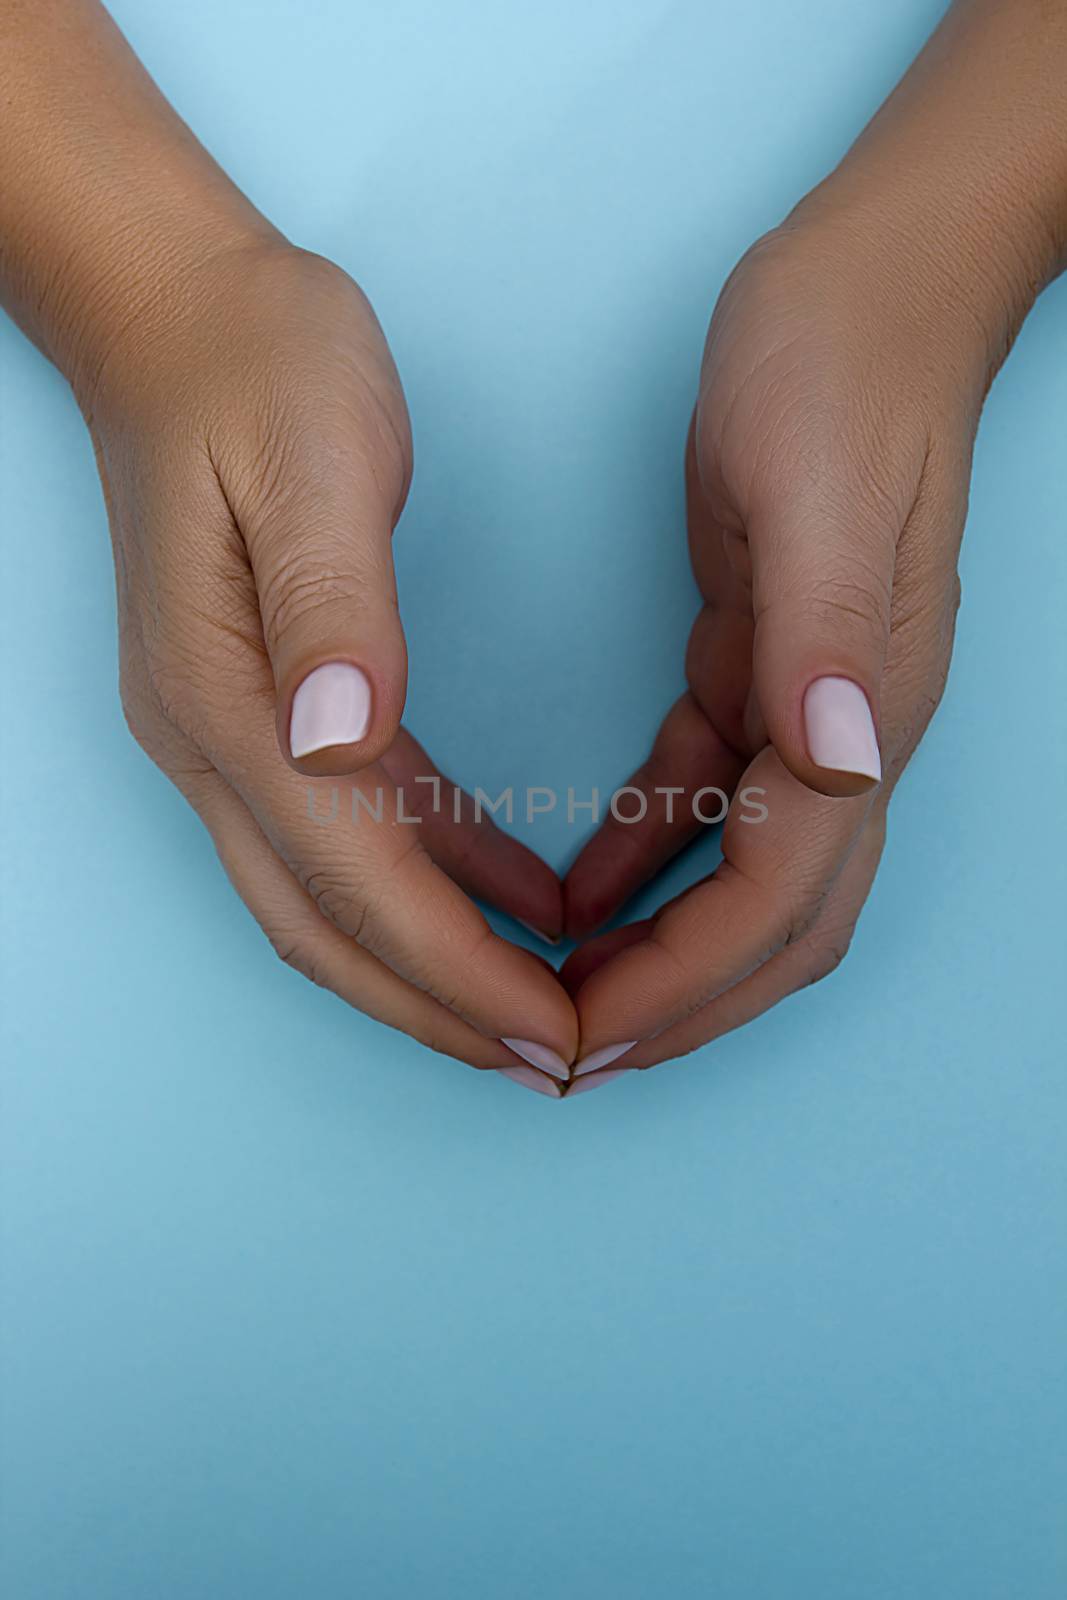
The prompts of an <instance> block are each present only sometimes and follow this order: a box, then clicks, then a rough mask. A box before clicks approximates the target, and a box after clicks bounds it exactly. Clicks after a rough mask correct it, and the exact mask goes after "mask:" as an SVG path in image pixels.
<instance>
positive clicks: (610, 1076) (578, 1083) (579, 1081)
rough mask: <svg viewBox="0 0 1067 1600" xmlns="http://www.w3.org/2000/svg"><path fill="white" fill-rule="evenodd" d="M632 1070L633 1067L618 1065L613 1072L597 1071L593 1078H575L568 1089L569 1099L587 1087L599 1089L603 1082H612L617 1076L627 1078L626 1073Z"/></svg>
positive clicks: (583, 1091)
mask: <svg viewBox="0 0 1067 1600" xmlns="http://www.w3.org/2000/svg"><path fill="white" fill-rule="evenodd" d="M632 1071H633V1068H632V1067H616V1068H615V1069H614V1071H613V1072H597V1073H595V1074H594V1076H593V1077H591V1078H575V1080H574V1082H573V1083H572V1084H571V1086H570V1088H569V1089H568V1090H567V1099H568V1100H569V1099H570V1097H571V1095H572V1094H584V1093H585V1091H586V1090H587V1089H599V1088H600V1085H601V1084H602V1083H612V1082H614V1080H615V1079H616V1078H625V1076H626V1074H627V1073H628V1072H632Z"/></svg>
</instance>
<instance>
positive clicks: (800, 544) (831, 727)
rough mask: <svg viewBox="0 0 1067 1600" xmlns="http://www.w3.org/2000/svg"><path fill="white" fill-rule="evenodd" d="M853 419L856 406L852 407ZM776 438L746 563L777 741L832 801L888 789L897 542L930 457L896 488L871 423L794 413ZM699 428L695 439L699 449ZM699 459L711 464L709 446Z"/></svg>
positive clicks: (757, 665) (738, 550)
mask: <svg viewBox="0 0 1067 1600" xmlns="http://www.w3.org/2000/svg"><path fill="white" fill-rule="evenodd" d="M856 412H857V415H858V414H859V413H860V408H859V407H858V406H857V407H856ZM791 415H792V416H795V418H796V419H797V420H795V421H793V423H792V424H791V427H790V429H789V431H788V432H786V431H785V430H784V429H783V430H782V431H781V436H780V438H779V439H777V440H775V439H774V437H773V430H770V431H771V434H772V437H771V438H770V439H769V441H768V443H767V445H766V446H765V451H764V458H765V459H764V463H763V465H762V466H761V468H760V470H758V471H756V472H753V473H751V474H750V477H749V481H748V482H747V483H746V484H745V486H744V491H743V493H742V494H741V495H740V496H739V497H738V498H739V500H740V502H741V503H740V507H739V511H740V517H741V525H740V527H739V528H738V529H736V530H734V531H735V535H740V534H743V535H744V538H743V540H742V539H740V538H739V537H738V538H735V543H734V554H735V560H737V561H738V562H740V561H743V560H747V562H748V563H750V575H751V584H752V610H753V617H754V620H755V636H754V641H753V680H754V688H755V694H756V698H757V701H758V709H759V712H760V714H761V716H762V719H763V722H764V723H765V725H766V729H767V732H768V735H769V737H770V739H771V741H772V742H773V744H774V746H775V748H776V749H777V751H778V753H779V755H780V756H781V758H782V761H783V762H784V764H785V765H786V766H787V767H788V768H789V770H790V771H791V772H792V773H793V774H794V775H795V776H796V777H797V778H799V779H800V781H801V782H802V783H804V784H806V785H807V786H808V787H809V788H812V789H814V790H816V791H817V792H819V793H822V794H830V795H853V794H860V793H863V792H864V791H865V790H867V789H869V788H871V787H872V786H873V785H874V784H876V783H878V782H879V780H880V778H881V773H882V763H881V752H880V748H879V717H880V710H881V691H882V673H883V669H884V665H885V658H886V651H887V647H888V640H889V627H890V618H891V596H892V585H893V568H894V561H895V554H896V547H897V541H898V538H899V536H900V533H901V530H902V529H903V527H904V524H905V521H906V519H907V516H908V514H909V512H910V510H911V507H912V505H913V503H914V500H915V496H916V494H917V491H918V488H919V481H920V478H921V470H922V462H923V459H924V457H923V453H922V450H921V449H919V450H918V451H917V452H913V451H911V450H910V449H907V450H901V451H899V452H898V454H899V455H901V456H902V458H903V459H906V460H910V459H912V458H913V456H914V457H915V458H916V459H917V465H916V468H915V471H914V473H913V474H912V473H909V472H908V471H904V472H902V473H901V474H900V481H897V480H896V479H894V478H893V477H892V476H891V475H890V474H889V473H888V472H885V473H882V474H879V472H878V471H877V469H876V468H874V467H872V465H871V460H872V455H873V454H874V451H873V450H872V448H871V447H870V445H869V444H868V443H867V442H866V441H865V440H864V439H863V438H862V437H858V438H857V437H856V431H857V429H858V428H860V427H861V426H863V425H865V424H864V423H863V421H862V418H861V419H860V420H858V421H857V420H854V419H853V417H852V414H851V413H850V414H849V415H848V416H847V417H846V418H845V419H844V420H842V419H841V418H840V417H837V416H835V415H834V414H833V413H832V412H830V411H829V410H828V409H827V408H820V407H818V406H813V405H808V406H802V405H797V406H796V407H795V408H794V411H793V412H792V413H791ZM700 440H701V430H700V429H699V428H698V442H699V441H700ZM700 454H701V460H702V462H703V461H704V460H709V461H712V460H714V454H713V450H712V447H711V441H710V440H707V441H706V442H704V443H702V444H700Z"/></svg>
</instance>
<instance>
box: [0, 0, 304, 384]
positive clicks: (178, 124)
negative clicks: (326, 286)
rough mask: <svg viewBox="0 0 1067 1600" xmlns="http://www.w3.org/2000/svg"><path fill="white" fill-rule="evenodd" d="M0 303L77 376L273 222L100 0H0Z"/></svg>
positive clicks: (87, 373) (82, 377)
mask: <svg viewBox="0 0 1067 1600" xmlns="http://www.w3.org/2000/svg"><path fill="white" fill-rule="evenodd" d="M0 104H2V111H0V301H2V303H3V304H4V306H5V307H6V308H7V309H8V310H9V311H10V312H11V314H12V316H13V317H14V318H15V320H16V321H17V322H18V323H19V324H20V326H21V327H22V328H23V329H24V330H25V332H26V333H27V334H28V335H29V337H30V338H31V339H33V340H34V342H35V343H36V344H37V345H38V346H39V347H40V348H41V349H42V350H43V351H44V352H45V354H46V355H48V356H49V357H50V358H51V359H52V360H53V361H54V362H55V363H56V364H57V366H59V367H60V369H61V370H62V371H63V372H65V373H66V374H67V376H68V377H69V378H70V379H71V381H72V382H73V383H74V385H75V388H76V389H82V388H85V387H87V386H91V384H92V381H93V375H94V373H95V371H96V370H97V369H98V368H99V367H100V366H101V365H102V364H103V363H104V362H105V361H106V360H107V358H108V355H109V353H110V347H111V346H112V344H113V342H114V341H115V340H116V339H118V338H120V337H121V338H129V337H134V338H135V337H136V334H137V330H138V328H139V326H142V325H147V324H148V323H149V322H152V323H155V324H158V323H159V322H160V320H161V319H164V318H165V317H166V316H167V315H168V311H169V309H170V305H171V302H172V301H173V300H174V298H175V297H176V296H179V295H180V294H181V292H182V290H181V285H182V284H183V283H186V282H188V281H189V280H190V278H191V277H192V276H193V275H194V274H195V271H196V267H197V265H198V264H199V263H200V262H202V261H203V260H204V259H206V258H208V257H210V256H212V255H213V254H214V253H216V252H217V251H219V250H225V249H228V248H231V247H236V246H238V245H240V243H241V242H242V241H243V240H244V239H247V238H254V237H257V236H258V237H263V236H269V235H270V234H271V233H272V231H273V230H271V228H270V225H269V224H268V223H267V222H266V221H265V219H264V218H263V217H262V216H260V214H259V213H258V212H257V211H256V210H255V208H254V207H253V206H252V205H251V203H250V202H249V201H248V200H247V199H246V198H245V196H244V195H242V194H241V193H240V191H239V190H238V189H237V188H236V187H235V186H234V185H233V184H232V183H231V182H230V180H229V179H228V178H227V177H226V175H225V173H223V172H222V170H221V169H220V168H219V167H218V166H217V165H216V163H215V162H214V161H213V160H212V159H211V157H210V156H209V155H208V154H207V152H206V151H205V150H204V149H203V147H202V146H201V145H200V144H198V142H197V141H196V139H195V138H194V137H193V135H192V134H191V133H190V131H189V129H188V128H187V127H186V126H185V124H184V123H183V122H182V121H181V119H180V118H179V117H178V116H177V114H176V113H175V112H174V111H173V109H172V108H171V107H170V106H169V105H168V104H167V102H166V101H165V100H164V98H163V96H162V95H161V94H160V93H159V92H158V90H157V89H156V87H155V85H154V84H153V83H152V81H151V79H150V78H149V77H148V75H147V73H146V72H145V71H144V70H143V68H142V67H141V66H140V63H139V62H138V61H137V59H136V57H135V56H134V54H133V52H132V51H131V50H130V48H129V47H128V45H127V44H126V42H125V40H124V39H123V37H122V35H121V34H120V33H119V31H118V29H117V28H116V26H115V25H114V23H113V22H112V20H111V18H110V17H109V16H108V14H107V12H106V11H105V10H104V9H103V7H102V6H101V5H98V4H97V3H96V0H0Z"/></svg>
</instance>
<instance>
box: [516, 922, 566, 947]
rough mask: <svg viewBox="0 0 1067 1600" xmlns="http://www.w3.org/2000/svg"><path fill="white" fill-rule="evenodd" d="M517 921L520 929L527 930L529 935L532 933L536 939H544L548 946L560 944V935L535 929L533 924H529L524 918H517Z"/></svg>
mask: <svg viewBox="0 0 1067 1600" xmlns="http://www.w3.org/2000/svg"><path fill="white" fill-rule="evenodd" d="M515 921H516V922H517V923H518V925H519V927H520V928H525V929H526V932H527V933H532V934H533V936H534V938H535V939H543V940H544V941H545V943H546V944H559V934H558V933H545V932H544V930H543V929H541V928H535V927H534V925H533V923H532V922H527V921H526V920H525V918H523V917H516V918H515Z"/></svg>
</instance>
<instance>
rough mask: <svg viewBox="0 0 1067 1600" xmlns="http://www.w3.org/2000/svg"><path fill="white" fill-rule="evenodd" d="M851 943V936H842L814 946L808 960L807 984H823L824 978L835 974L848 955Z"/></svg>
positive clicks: (823, 940) (824, 940)
mask: <svg viewBox="0 0 1067 1600" xmlns="http://www.w3.org/2000/svg"><path fill="white" fill-rule="evenodd" d="M850 943H851V938H850V936H848V935H842V936H839V937H837V938H831V937H826V938H824V939H820V940H819V941H818V943H817V944H813V946H812V949H811V954H810V956H809V960H808V966H807V973H806V978H805V982H806V984H808V985H811V984H813V983H822V981H823V979H824V978H829V977H830V976H831V975H832V974H833V973H835V972H836V971H837V969H838V967H839V966H840V965H841V963H842V961H844V959H845V957H846V955H847V954H848V947H849V944H850Z"/></svg>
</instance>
